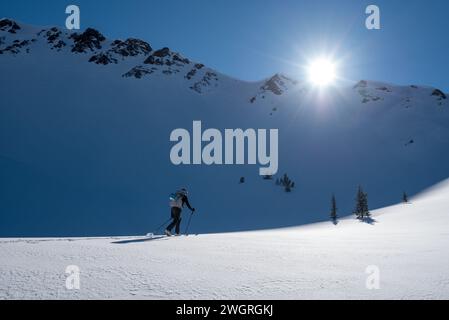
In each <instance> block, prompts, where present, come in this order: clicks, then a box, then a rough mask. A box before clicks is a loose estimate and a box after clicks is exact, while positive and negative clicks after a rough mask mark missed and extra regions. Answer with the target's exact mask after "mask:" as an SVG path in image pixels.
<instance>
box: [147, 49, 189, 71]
mask: <svg viewBox="0 0 449 320" xmlns="http://www.w3.org/2000/svg"><path fill="white" fill-rule="evenodd" d="M143 63H144V64H153V65H159V66H163V65H166V66H172V65H176V66H178V67H181V66H183V65H185V64H189V63H190V61H189V59H187V58H183V57H182V56H181V55H180V54H179V53H174V52H171V51H170V49H168V48H167V47H165V48H162V49H160V50H156V51H154V52H153V53H152V54H151V55H150V56H149V57H148V58H147V59H145V61H144V62H143Z"/></svg>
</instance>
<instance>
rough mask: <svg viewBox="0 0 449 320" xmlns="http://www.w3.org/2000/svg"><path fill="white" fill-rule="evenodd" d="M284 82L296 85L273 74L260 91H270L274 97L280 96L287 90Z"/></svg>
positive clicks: (294, 82)
mask: <svg viewBox="0 0 449 320" xmlns="http://www.w3.org/2000/svg"><path fill="white" fill-rule="evenodd" d="M286 82H290V83H293V84H296V81H293V80H291V79H289V78H287V77H286V76H284V75H279V74H275V75H274V76H272V77H271V78H270V79H268V80H267V81H266V82H265V84H264V85H263V86H262V87H261V89H262V90H264V91H271V92H272V93H274V94H275V95H281V94H282V93H283V92H284V91H286V90H287V86H286Z"/></svg>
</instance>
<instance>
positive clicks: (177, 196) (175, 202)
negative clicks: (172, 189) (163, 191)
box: [169, 192, 183, 208]
mask: <svg viewBox="0 0 449 320" xmlns="http://www.w3.org/2000/svg"><path fill="white" fill-rule="evenodd" d="M182 196H183V195H182V194H181V193H179V192H176V193H171V194H170V202H169V204H170V207H176V208H182Z"/></svg>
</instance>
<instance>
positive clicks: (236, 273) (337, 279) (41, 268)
mask: <svg viewBox="0 0 449 320" xmlns="http://www.w3.org/2000/svg"><path fill="white" fill-rule="evenodd" d="M448 197H449V180H448V181H445V182H443V183H441V184H439V185H437V186H435V187H434V188H432V189H431V190H428V191H427V192H425V193H423V194H421V195H418V196H417V197H416V198H413V199H411V203H409V204H400V205H395V206H391V207H387V208H383V209H379V210H376V211H374V212H373V216H374V220H375V222H374V223H373V224H367V223H363V222H359V221H356V220H355V219H352V218H347V219H343V220H341V221H340V223H339V224H337V225H336V226H334V225H333V224H331V223H317V224H311V225H306V226H303V227H296V228H287V229H273V230H265V231H254V232H237V233H222V234H201V235H198V236H194V235H191V236H188V237H184V236H183V237H172V238H153V239H150V238H145V237H104V238H45V239H44V238H42V239H37V238H35V239H29V238H28V239H20V238H17V239H11V238H3V239H1V240H0V298H2V299H11V298H15V299H22V298H29V299H44V298H49V299H80V298H97V299H109V298H120V299H123V298H124V299H128V298H133V299H281V298H282V299H284V298H285V299H310V298H316V299H448V298H449V268H448V266H449V251H448V250H447V248H448V246H449V232H448V230H449V214H448V213H449V203H448V201H447V199H448ZM67 265H77V266H78V267H79V268H80V289H79V290H67V289H66V288H65V279H66V278H65V277H66V274H65V273H64V272H65V268H66V267H67ZM373 265H374V266H377V267H378V268H379V271H380V273H379V275H380V288H379V289H373V290H368V289H367V288H366V285H365V283H366V280H367V277H368V274H367V273H365V271H366V268H367V267H368V266H373Z"/></svg>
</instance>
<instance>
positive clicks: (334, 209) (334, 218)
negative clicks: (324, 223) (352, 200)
mask: <svg viewBox="0 0 449 320" xmlns="http://www.w3.org/2000/svg"><path fill="white" fill-rule="evenodd" d="M337 218H338V216H337V201H336V200H335V195H332V199H331V219H332V221H333V223H334V224H337Z"/></svg>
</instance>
